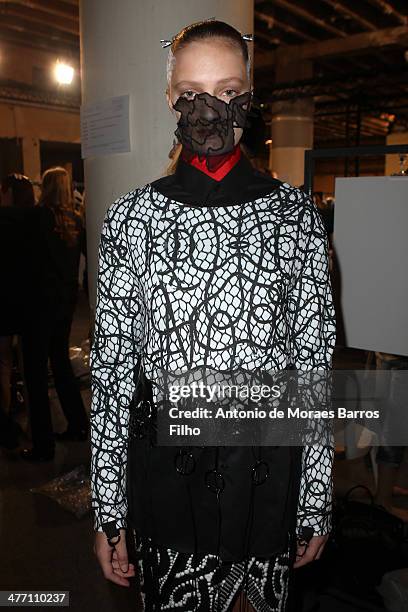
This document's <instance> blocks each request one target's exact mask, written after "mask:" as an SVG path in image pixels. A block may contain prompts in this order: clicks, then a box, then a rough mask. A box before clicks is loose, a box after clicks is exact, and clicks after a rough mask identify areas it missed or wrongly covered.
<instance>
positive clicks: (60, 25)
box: [0, 2, 79, 38]
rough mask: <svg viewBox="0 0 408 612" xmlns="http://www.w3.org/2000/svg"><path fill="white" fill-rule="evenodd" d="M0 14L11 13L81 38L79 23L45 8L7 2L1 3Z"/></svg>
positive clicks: (24, 19)
mask: <svg viewBox="0 0 408 612" xmlns="http://www.w3.org/2000/svg"><path fill="white" fill-rule="evenodd" d="M0 14H1V15H10V16H12V17H16V18H18V19H21V20H23V21H31V22H33V23H39V24H41V25H45V26H47V27H49V28H51V29H53V30H60V31H62V32H67V33H68V34H72V36H77V37H78V38H79V23H78V22H75V21H74V20H71V19H70V18H69V17H59V16H57V15H50V13H47V12H44V11H43V10H41V11H40V10H37V9H33V8H31V7H28V6H23V5H22V3H19V2H7V3H2V4H0Z"/></svg>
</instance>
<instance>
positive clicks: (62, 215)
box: [38, 166, 80, 246]
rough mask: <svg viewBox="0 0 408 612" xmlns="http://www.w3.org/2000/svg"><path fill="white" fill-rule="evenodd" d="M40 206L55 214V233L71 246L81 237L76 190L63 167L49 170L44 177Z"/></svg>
mask: <svg viewBox="0 0 408 612" xmlns="http://www.w3.org/2000/svg"><path fill="white" fill-rule="evenodd" d="M38 205H39V206H46V207H47V208H49V209H50V210H52V212H53V213H54V218H55V231H56V233H57V234H59V235H60V237H61V238H62V239H63V240H64V241H65V242H66V243H67V244H69V245H70V246H72V245H74V244H75V242H76V240H77V238H78V236H79V232H80V230H79V227H78V226H79V223H78V219H79V215H78V213H77V212H76V210H75V200H74V190H73V186H72V181H71V177H70V175H69V173H68V172H67V170H65V168H62V167H61V166H55V167H54V168H49V169H48V170H46V171H45V172H44V174H43V175H42V181H41V196H40V199H39V202H38Z"/></svg>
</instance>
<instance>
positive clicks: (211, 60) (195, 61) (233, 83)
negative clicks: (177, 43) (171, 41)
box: [166, 38, 251, 144]
mask: <svg viewBox="0 0 408 612" xmlns="http://www.w3.org/2000/svg"><path fill="white" fill-rule="evenodd" d="M175 57H176V61H175V64H174V67H173V71H172V74H171V81H170V84H169V87H168V89H167V91H166V94H167V102H168V104H169V107H170V109H171V111H172V112H173V113H174V115H175V117H176V119H177V121H178V120H179V119H180V116H181V113H180V112H178V111H176V110H175V109H173V104H174V103H175V102H176V100H177V99H178V98H180V97H181V98H185V99H186V100H192V99H194V96H195V94H200V93H204V92H207V93H209V94H211V95H212V96H215V97H217V98H218V99H219V100H222V101H223V102H226V103H227V104H229V102H230V101H231V100H232V99H233V98H235V97H237V96H239V95H240V94H243V93H245V92H247V91H250V89H251V83H250V81H249V79H248V76H247V70H246V64H245V60H244V58H243V56H242V53H241V52H240V51H239V50H238V49H236V48H235V47H233V46H231V45H230V44H228V43H226V42H225V41H223V40H222V39H216V38H214V39H212V40H211V41H210V40H204V41H200V42H191V43H189V44H188V45H187V46H186V47H184V48H183V49H180V50H178V51H177V52H176V54H175ZM242 131H243V130H242V128H241V127H234V144H237V143H238V142H239V140H240V138H241V136H242ZM214 138H215V137H214ZM207 140H208V139H207Z"/></svg>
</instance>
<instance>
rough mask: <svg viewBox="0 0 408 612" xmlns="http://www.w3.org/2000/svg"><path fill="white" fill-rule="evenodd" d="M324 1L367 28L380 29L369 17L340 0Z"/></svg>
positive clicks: (371, 29)
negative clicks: (339, 0)
mask: <svg viewBox="0 0 408 612" xmlns="http://www.w3.org/2000/svg"><path fill="white" fill-rule="evenodd" d="M323 2H325V3H326V4H327V5H328V6H330V7H331V8H332V9H334V10H335V11H337V12H339V13H341V14H343V15H345V16H346V17H350V18H351V19H353V20H354V21H355V22H356V23H358V24H359V25H360V26H362V27H363V28H365V29H366V30H370V31H374V30H378V25H377V24H375V23H373V22H372V21H369V20H368V19H366V18H365V17H363V15H360V14H359V13H356V11H353V10H352V9H351V8H350V7H348V6H345V5H344V4H343V3H342V2H338V0H323Z"/></svg>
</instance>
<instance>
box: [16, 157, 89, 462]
mask: <svg viewBox="0 0 408 612" xmlns="http://www.w3.org/2000/svg"><path fill="white" fill-rule="evenodd" d="M29 226H30V238H29V241H28V243H29V244H28V248H29V250H30V253H31V258H30V262H29V266H30V268H31V270H32V274H31V275H30V278H29V279H28V282H27V287H26V290H27V297H28V299H29V304H30V307H29V310H28V309H27V312H26V315H25V324H24V333H23V357H24V363H25V377H26V384H27V391H28V395H29V399H30V423H31V433H32V442H33V446H32V448H30V449H29V448H24V449H22V451H21V457H22V458H23V459H27V460H31V461H36V460H47V459H52V458H53V456H54V450H55V438H57V439H60V440H86V438H87V435H88V417H87V414H86V410H85V407H84V404H83V401H82V397H81V393H80V390H79V386H78V382H77V380H76V378H75V375H74V373H73V370H72V365H71V362H70V358H69V337H70V331H71V325H72V320H73V315H74V310H75V305H76V301H77V294H78V267H79V259H80V255H81V245H82V244H83V240H82V235H83V231H84V228H83V226H82V221H81V216H80V215H79V214H78V213H76V212H75V208H74V201H73V190H72V184H71V180H70V176H69V174H68V172H67V171H66V170H65V169H64V168H60V167H56V168H50V169H49V170H47V171H46V172H45V173H44V175H43V179H42V193H41V197H40V201H39V203H38V205H37V206H36V207H35V208H34V209H33V210H32V211H31V218H30V222H29ZM48 358H49V359H50V364H51V369H52V373H53V376H54V382H55V388H56V391H57V394H58V398H59V400H60V403H61V407H62V410H63V412H64V415H65V417H66V419H67V422H68V427H67V429H66V431H64V432H62V433H60V434H54V433H53V429H52V421H51V411H50V404H49V399H48Z"/></svg>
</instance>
